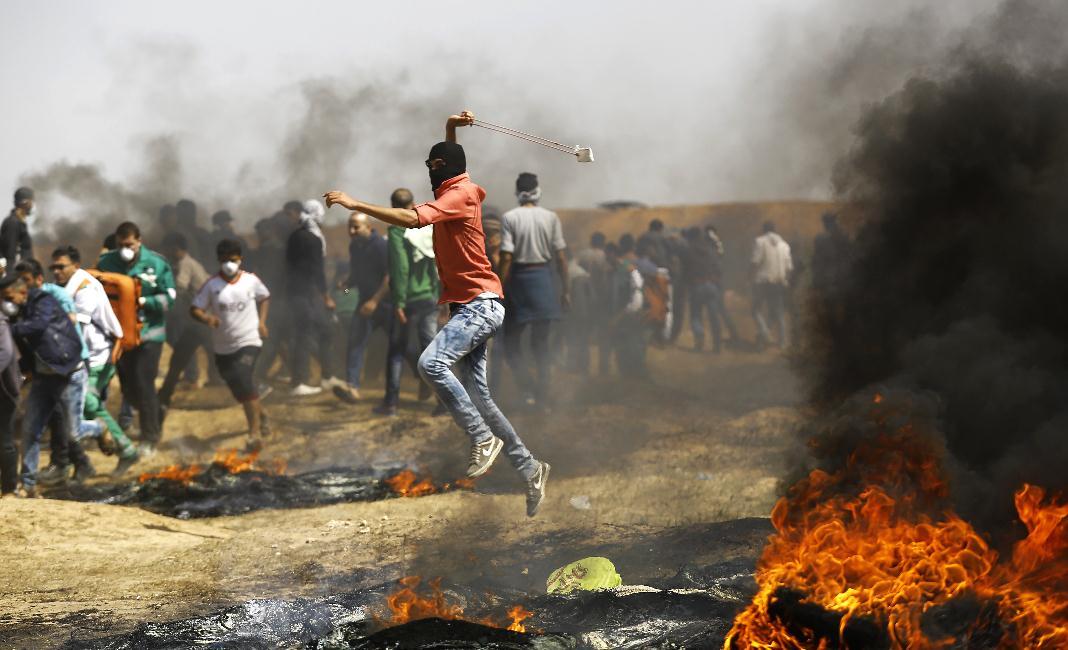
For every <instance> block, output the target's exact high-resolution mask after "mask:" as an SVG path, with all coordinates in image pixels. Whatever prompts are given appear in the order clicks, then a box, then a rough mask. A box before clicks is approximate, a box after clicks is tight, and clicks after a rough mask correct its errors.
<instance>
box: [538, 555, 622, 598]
mask: <svg viewBox="0 0 1068 650" xmlns="http://www.w3.org/2000/svg"><path fill="white" fill-rule="evenodd" d="M621 584H623V578H621V577H620V576H619V574H618V573H616V567H615V565H614V564H612V560H609V559H608V558H606V557H587V558H583V559H581V560H578V561H577V562H572V563H571V564H568V565H567V566H565V567H561V568H559V569H557V570H556V571H553V572H552V575H550V576H549V579H548V580H546V581H545V591H546V592H548V593H550V594H569V593H571V592H572V591H575V590H576V589H579V590H582V591H596V590H598V589H612V588H614V587H618V586H620V585H621Z"/></svg>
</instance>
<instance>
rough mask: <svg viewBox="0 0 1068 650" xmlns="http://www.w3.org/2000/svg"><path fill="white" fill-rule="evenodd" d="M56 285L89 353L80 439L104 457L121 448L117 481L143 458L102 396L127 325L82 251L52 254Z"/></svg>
mask: <svg viewBox="0 0 1068 650" xmlns="http://www.w3.org/2000/svg"><path fill="white" fill-rule="evenodd" d="M50 269H51V271H52V273H53V275H55V278H56V284H59V285H61V286H63V288H64V290H65V291H66V292H67V294H68V295H69V296H70V297H71V298H73V300H74V306H75V309H76V310H77V318H78V323H79V324H80V325H81V327H82V336H83V339H84V340H85V344H86V346H87V348H88V350H89V381H88V387H87V391H86V394H85V404H84V407H83V415H82V420H83V422H82V423H81V426H80V427H79V428H78V433H77V434H76V436H75V437H76V438H77V439H78V440H81V439H84V438H96V439H97V440H98V442H99V444H100V447H101V449H102V450H104V451H105V453H109V452H111V451H114V450H117V451H118V454H119V463H118V465H116V467H115V469H114V470H113V471H112V473H111V475H112V476H115V477H118V476H122V475H123V474H125V473H126V471H127V470H128V469H129V468H130V467H132V466H133V465H134V463H136V462H137V461H138V459H139V456H138V453H137V447H136V446H135V445H134V444H133V442H132V441H131V440H130V438H129V437H127V436H126V433H125V432H124V431H123V430H122V427H120V426H119V423H118V422H116V421H115V418H113V417H112V416H111V413H109V412H108V410H107V405H106V404H105V403H104V400H103V397H102V396H103V395H104V394H105V393H106V390H107V386H108V384H109V383H110V382H111V378H112V377H114V376H115V364H114V363H113V361H112V360H113V358H114V352H115V346H116V345H117V343H118V341H119V339H121V338H122V325H121V324H120V323H119V319H118V317H117V316H116V315H115V312H114V310H113V309H112V308H111V302H110V301H109V300H108V295H107V293H106V292H105V291H104V286H103V285H102V284H100V281H99V280H97V279H96V278H94V277H93V276H92V275H90V274H89V273H88V272H87V271H85V270H84V269H82V256H81V253H80V252H79V251H78V249H77V248H75V247H73V246H66V247H63V248H57V249H56V250H55V251H54V252H53V253H52V266H51V267H50Z"/></svg>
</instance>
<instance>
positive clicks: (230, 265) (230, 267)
mask: <svg viewBox="0 0 1068 650" xmlns="http://www.w3.org/2000/svg"><path fill="white" fill-rule="evenodd" d="M239 268H241V262H223V263H222V264H220V265H219V270H220V271H222V274H223V275H224V276H226V277H228V278H232V277H234V275H236V274H237V270H238V269H239Z"/></svg>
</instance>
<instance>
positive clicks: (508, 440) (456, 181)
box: [325, 111, 550, 517]
mask: <svg viewBox="0 0 1068 650" xmlns="http://www.w3.org/2000/svg"><path fill="white" fill-rule="evenodd" d="M474 119H475V118H474V115H472V114H471V113H469V112H467V111H465V112H464V113H462V114H460V115H452V116H450V117H449V119H448V121H447V122H446V125H445V141H444V142H439V143H437V144H435V145H434V146H433V147H431V149H430V155H429V156H428V157H427V160H426V166H427V169H428V170H429V173H430V184H431V187H432V188H433V190H434V197H435V198H434V200H433V201H430V202H429V203H423V204H420V205H418V206H415V207H414V208H393V207H389V208H386V207H382V206H378V205H374V204H371V203H365V202H363V201H358V200H356V199H354V198H352V197H350V196H348V195H347V194H345V193H344V192H340V191H332V192H327V193H326V195H325V198H326V204H327V206H330V205H334V204H337V205H340V206H342V207H344V208H347V209H349V210H352V211H357V212H362V213H364V214H366V215H369V216H372V217H374V218H376V219H380V220H382V221H385V222H386V223H389V224H392V225H395V226H400V227H402V228H421V227H424V226H427V225H430V224H433V225H434V259H435V263H436V264H437V267H438V277H439V278H440V280H441V287H442V292H441V298H440V299H439V301H438V302H439V303H441V304H446V305H448V306H449V311H450V313H451V314H452V315H451V317H450V318H449V321H448V322H447V323H446V324H445V326H444V327H442V329H441V330H440V331H439V332H438V333H437V335H436V336H435V337H434V340H433V341H432V342H431V343H430V346H429V347H427V349H426V350H425V351H424V352H423V354H422V356H421V357H420V358H419V371H420V372H421V373H422V375H423V378H424V379H426V380H427V381H428V382H429V383H430V384H431V386H433V387H434V389H435V390H436V391H437V393H438V397H439V398H440V399H441V401H442V402H443V403H444V404H445V406H446V407H447V408H448V409H449V411H450V412H451V413H452V416H453V420H454V421H455V422H456V424H457V425H459V426H460V428H461V429H463V430H464V431H465V432H466V433H467V435H468V436H469V437H470V439H471V452H470V459H471V460H470V463H469V464H468V467H467V475H468V476H469V477H471V478H474V477H477V476H481V475H483V474H485V473H486V471H488V470H489V468H490V466H491V465H492V464H493V461H494V460H496V458H497V455H498V454H499V453H500V452H501V450H502V449H503V450H504V451H505V453H506V454H507V455H508V459H509V460H510V461H511V463H512V466H513V467H515V469H516V470H517V471H518V472H519V473H520V475H521V476H522V477H523V478H524V480H525V481H526V492H527V498H526V502H527V516H529V517H533V516H534V515H535V514H537V512H538V508H539V507H540V506H541V503H542V501H543V500H544V499H545V484H546V482H547V480H548V477H549V470H550V467H549V464H548V463H545V462H541V461H538V460H536V459H535V458H534V456H533V455H531V453H530V451H529V450H528V449H527V448H526V446H525V445H524V444H523V441H522V440H521V439H520V438H519V434H517V433H516V431H515V429H514V428H513V427H512V424H511V423H510V422H509V421H508V419H507V418H506V417H505V416H504V414H503V413H501V410H500V408H498V407H497V404H496V403H494V401H493V397H492V396H491V395H490V391H489V385H488V384H487V382H486V343H487V341H489V339H490V337H492V336H493V335H494V333H495V332H496V331H497V329H498V328H500V326H501V323H503V322H504V305H503V303H502V302H501V300H502V298H503V294H504V291H503V289H502V288H501V281H500V279H499V278H498V277H497V275H496V274H495V273H494V272H493V269H492V267H491V266H490V261H489V258H488V257H487V256H486V242H485V235H484V234H483V231H482V200H483V199H484V198H485V197H486V191H485V190H483V189H482V188H481V187H479V186H478V185H475V184H474V183H473V182H472V181H471V178H470V177H469V176H468V175H467V159H466V156H465V155H464V150H463V147H461V146H460V145H459V144H458V143H457V142H456V127H457V126H467V125H470V124H472V123H473V122H474ZM453 370H455V374H453Z"/></svg>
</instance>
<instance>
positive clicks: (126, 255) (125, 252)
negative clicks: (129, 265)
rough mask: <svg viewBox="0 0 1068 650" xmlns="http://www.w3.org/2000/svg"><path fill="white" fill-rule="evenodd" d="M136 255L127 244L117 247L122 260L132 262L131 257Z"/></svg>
mask: <svg viewBox="0 0 1068 650" xmlns="http://www.w3.org/2000/svg"><path fill="white" fill-rule="evenodd" d="M136 256H137V253H136V252H135V251H134V249H132V248H130V247H129V246H123V247H122V248H120V249H119V257H120V258H121V259H122V261H123V262H132V261H133V258H134V257H136Z"/></svg>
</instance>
